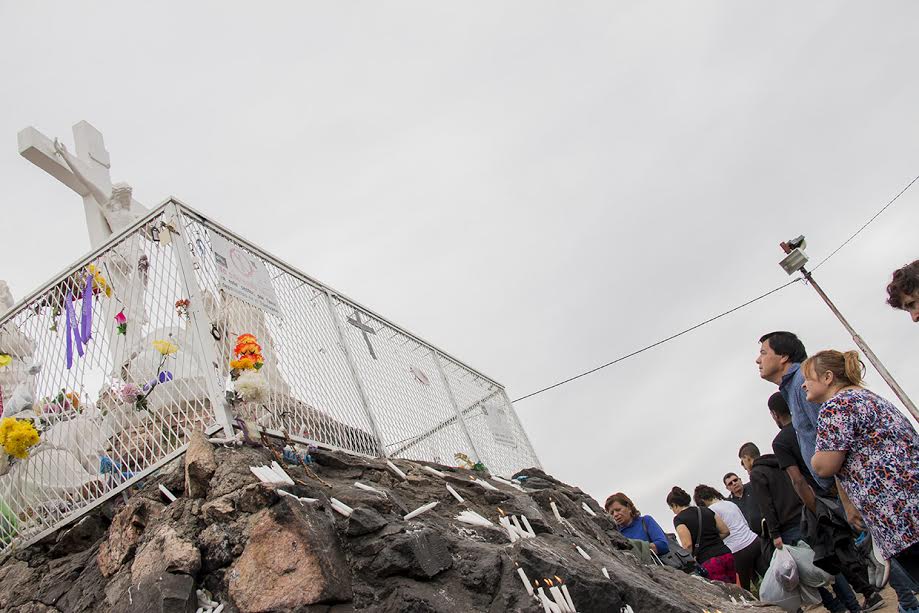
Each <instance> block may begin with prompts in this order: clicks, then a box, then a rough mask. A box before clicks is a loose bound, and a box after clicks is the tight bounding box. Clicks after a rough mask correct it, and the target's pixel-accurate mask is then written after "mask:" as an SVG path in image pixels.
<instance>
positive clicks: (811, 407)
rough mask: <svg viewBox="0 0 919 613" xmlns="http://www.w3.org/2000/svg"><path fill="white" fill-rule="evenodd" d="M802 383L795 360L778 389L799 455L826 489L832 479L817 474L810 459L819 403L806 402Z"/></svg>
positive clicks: (801, 374) (818, 413)
mask: <svg viewBox="0 0 919 613" xmlns="http://www.w3.org/2000/svg"><path fill="white" fill-rule="evenodd" d="M803 384H804V373H803V372H802V371H801V364H800V363H798V362H795V363H794V364H792V365H791V366H789V367H788V371H787V372H786V373H785V374H784V375H783V376H782V383H780V384H779V391H780V392H781V393H782V397H783V398H784V399H785V402H786V403H788V409H789V410H790V411H791V424H792V425H793V426H794V427H795V432H796V433H797V435H798V445H799V446H800V447H801V457H802V458H803V459H804V463H805V464H807V467H808V468H809V469H810V471H811V474H812V475H814V479H816V481H817V483H818V484H819V485H820V487H822V488H823V489H824V490H827V489H829V488H830V487H831V486H832V484H833V480H832V479H824V478H823V477H819V476H817V473H815V472H814V467H813V466H811V459H812V458H813V457H814V452H815V451H816V450H817V421H818V418H819V416H820V405H819V404H814V403H813V402H808V400H807V393H806V392H805V391H804V389H803V388H802V387H801V385H803Z"/></svg>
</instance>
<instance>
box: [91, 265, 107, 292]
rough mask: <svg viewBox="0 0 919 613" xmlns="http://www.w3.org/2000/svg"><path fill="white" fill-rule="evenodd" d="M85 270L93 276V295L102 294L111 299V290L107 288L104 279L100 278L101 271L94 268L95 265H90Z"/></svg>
mask: <svg viewBox="0 0 919 613" xmlns="http://www.w3.org/2000/svg"><path fill="white" fill-rule="evenodd" d="M86 268H87V270H89V274H91V275H92V276H93V293H94V294H99V293H104V294H105V295H106V296H108V297H111V295H112V288H111V286H109V284H108V281H106V280H105V277H103V276H102V271H101V270H99V269H98V268H96V265H95V264H90V265H89V266H87V267H86Z"/></svg>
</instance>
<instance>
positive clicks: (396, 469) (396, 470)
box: [386, 460, 408, 481]
mask: <svg viewBox="0 0 919 613" xmlns="http://www.w3.org/2000/svg"><path fill="white" fill-rule="evenodd" d="M386 465H387V466H389V470H391V471H393V472H394V473H396V476H397V477H399V478H400V479H402V480H403V481H404V480H406V479H408V477H406V476H405V473H404V472H402V471H401V470H399V467H398V466H396V465H395V464H393V463H392V462H391V461H390V460H386Z"/></svg>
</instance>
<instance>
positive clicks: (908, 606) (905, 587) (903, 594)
mask: <svg viewBox="0 0 919 613" xmlns="http://www.w3.org/2000/svg"><path fill="white" fill-rule="evenodd" d="M890 587H892V588H893V591H895V592H896V593H897V602H899V603H900V609H902V610H904V611H913V610H915V611H919V600H916V595H915V594H914V593H913V592H915V591H916V589H917V587H919V586H917V585H916V583H915V582H914V581H913V578H912V577H910V576H909V575H907V574H906V571H905V570H903V567H902V566H900V564H899V562H897V561H896V560H891V561H890Z"/></svg>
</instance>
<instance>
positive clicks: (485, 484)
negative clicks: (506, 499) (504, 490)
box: [469, 477, 501, 492]
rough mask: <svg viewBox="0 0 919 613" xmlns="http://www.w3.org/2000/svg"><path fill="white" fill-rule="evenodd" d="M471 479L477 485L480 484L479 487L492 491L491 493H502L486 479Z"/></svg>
mask: <svg viewBox="0 0 919 613" xmlns="http://www.w3.org/2000/svg"><path fill="white" fill-rule="evenodd" d="M469 478H470V479H471V480H472V481H475V482H476V483H478V484H479V485H481V486H482V487H484V488H485V489H486V490H491V491H493V492H499V491H501V490H499V489H498V488H496V487H495V486H494V485H492V484H491V483H489V482H488V481H486V480H485V479H476V478H475V477H469Z"/></svg>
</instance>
